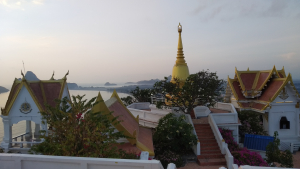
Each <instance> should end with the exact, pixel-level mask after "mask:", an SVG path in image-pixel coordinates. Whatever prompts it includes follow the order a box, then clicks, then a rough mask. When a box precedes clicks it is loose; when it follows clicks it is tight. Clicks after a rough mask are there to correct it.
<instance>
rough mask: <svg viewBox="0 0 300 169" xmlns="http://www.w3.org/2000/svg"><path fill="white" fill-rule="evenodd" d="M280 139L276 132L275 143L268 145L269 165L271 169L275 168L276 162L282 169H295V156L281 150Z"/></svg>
mask: <svg viewBox="0 0 300 169" xmlns="http://www.w3.org/2000/svg"><path fill="white" fill-rule="evenodd" d="M279 145H280V139H279V138H278V132H277V131H275V132H274V141H273V142H270V143H269V144H268V145H267V148H266V149H267V151H266V156H267V160H266V161H267V163H268V164H269V165H270V166H271V167H275V164H274V162H277V163H280V167H286V168H293V155H292V153H291V152H290V151H289V150H285V151H280V150H279Z"/></svg>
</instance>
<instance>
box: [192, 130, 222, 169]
mask: <svg viewBox="0 0 300 169" xmlns="http://www.w3.org/2000/svg"><path fill="white" fill-rule="evenodd" d="M194 126H195V130H196V133H197V135H198V139H199V141H200V147H201V150H200V151H201V155H198V156H197V158H198V162H199V164H200V166H224V167H226V160H225V156H224V155H223V154H222V153H221V150H220V148H219V146H218V143H217V141H216V139H215V137H214V134H213V132H212V130H211V128H210V125H209V124H194Z"/></svg>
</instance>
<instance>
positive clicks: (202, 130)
mask: <svg viewBox="0 0 300 169" xmlns="http://www.w3.org/2000/svg"><path fill="white" fill-rule="evenodd" d="M195 131H196V132H212V130H211V129H196V130H195Z"/></svg>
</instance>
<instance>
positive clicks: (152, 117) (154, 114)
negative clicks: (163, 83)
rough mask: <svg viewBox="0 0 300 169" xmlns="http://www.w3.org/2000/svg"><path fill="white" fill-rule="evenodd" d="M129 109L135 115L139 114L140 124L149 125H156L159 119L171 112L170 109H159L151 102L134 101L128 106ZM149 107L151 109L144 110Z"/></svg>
mask: <svg viewBox="0 0 300 169" xmlns="http://www.w3.org/2000/svg"><path fill="white" fill-rule="evenodd" d="M127 108H128V110H129V111H130V112H131V114H132V115H133V116H135V117H137V116H139V119H140V124H141V125H143V126H147V127H152V128H154V127H156V126H157V124H158V121H159V119H161V118H162V117H164V116H165V115H167V114H168V113H170V112H169V111H164V110H159V109H157V108H155V106H153V105H150V103H149V102H141V103H133V104H131V105H129V106H127ZM143 109H148V110H151V111H147V110H143Z"/></svg>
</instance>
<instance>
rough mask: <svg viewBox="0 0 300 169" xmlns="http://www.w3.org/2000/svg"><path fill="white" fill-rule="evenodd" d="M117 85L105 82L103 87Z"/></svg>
mask: <svg viewBox="0 0 300 169" xmlns="http://www.w3.org/2000/svg"><path fill="white" fill-rule="evenodd" d="M116 85H117V84H114V83H109V82H106V83H105V84H104V86H116Z"/></svg>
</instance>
